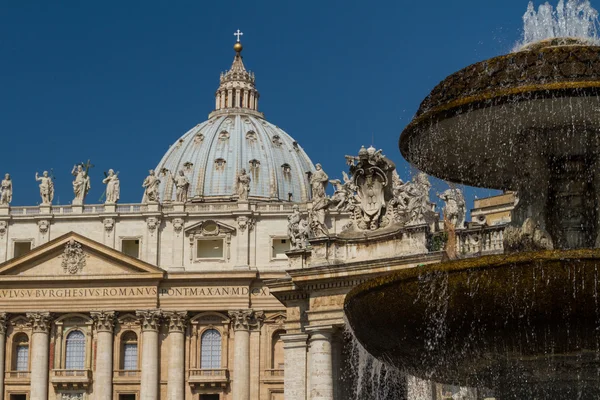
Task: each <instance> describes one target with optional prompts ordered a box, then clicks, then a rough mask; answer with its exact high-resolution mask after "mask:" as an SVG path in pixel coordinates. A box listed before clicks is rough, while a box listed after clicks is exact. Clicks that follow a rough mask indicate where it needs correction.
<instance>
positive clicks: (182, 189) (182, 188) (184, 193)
mask: <svg viewBox="0 0 600 400" xmlns="http://www.w3.org/2000/svg"><path fill="white" fill-rule="evenodd" d="M169 174H170V175H171V179H172V180H173V182H174V183H175V201H177V202H178V203H185V202H187V200H188V191H189V188H190V181H189V180H188V178H187V177H186V176H185V172H184V171H183V170H179V173H178V174H177V176H175V175H173V173H172V172H171V171H169Z"/></svg>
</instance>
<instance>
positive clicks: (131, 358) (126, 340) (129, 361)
mask: <svg viewBox="0 0 600 400" xmlns="http://www.w3.org/2000/svg"><path fill="white" fill-rule="evenodd" d="M121 368H122V369H124V370H127V371H132V370H137V369H138V339H137V335H136V334H135V332H131V331H130V332H127V333H125V334H123V336H121Z"/></svg>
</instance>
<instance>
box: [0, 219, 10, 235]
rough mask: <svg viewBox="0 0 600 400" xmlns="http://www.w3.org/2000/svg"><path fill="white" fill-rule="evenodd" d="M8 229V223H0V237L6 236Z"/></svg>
mask: <svg viewBox="0 0 600 400" xmlns="http://www.w3.org/2000/svg"><path fill="white" fill-rule="evenodd" d="M7 229H8V222H6V221H0V237H2V236H4V235H5V234H6V230H7Z"/></svg>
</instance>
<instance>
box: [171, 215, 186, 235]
mask: <svg viewBox="0 0 600 400" xmlns="http://www.w3.org/2000/svg"><path fill="white" fill-rule="evenodd" d="M183 224H184V221H183V218H173V230H174V231H175V233H177V234H178V235H179V234H180V233H181V231H182V230H183Z"/></svg>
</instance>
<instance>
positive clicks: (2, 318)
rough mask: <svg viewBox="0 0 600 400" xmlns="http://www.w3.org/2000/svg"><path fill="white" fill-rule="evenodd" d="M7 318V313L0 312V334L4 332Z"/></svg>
mask: <svg viewBox="0 0 600 400" xmlns="http://www.w3.org/2000/svg"><path fill="white" fill-rule="evenodd" d="M7 320H8V314H7V313H5V312H0V335H5V334H6V322H7Z"/></svg>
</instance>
